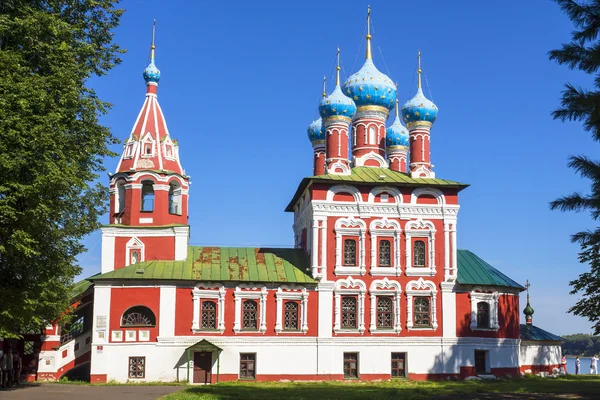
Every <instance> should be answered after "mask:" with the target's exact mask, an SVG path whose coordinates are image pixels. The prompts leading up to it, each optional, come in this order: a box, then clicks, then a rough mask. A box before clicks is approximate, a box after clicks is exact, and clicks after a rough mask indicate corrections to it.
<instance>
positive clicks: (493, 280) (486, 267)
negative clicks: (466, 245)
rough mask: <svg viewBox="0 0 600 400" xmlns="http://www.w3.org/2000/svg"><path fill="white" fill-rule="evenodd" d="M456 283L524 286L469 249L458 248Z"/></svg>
mask: <svg viewBox="0 0 600 400" xmlns="http://www.w3.org/2000/svg"><path fill="white" fill-rule="evenodd" d="M457 253H458V283H462V284H465V285H491V286H507V287H511V288H516V289H519V290H525V288H524V287H523V286H521V285H519V284H518V283H517V282H515V281H513V280H512V279H510V278H509V277H508V276H506V275H504V274H503V273H502V272H500V271H498V270H497V269H496V268H494V267H492V266H491V265H490V264H488V263H487V262H485V261H483V260H482V259H481V258H479V257H478V256H476V255H475V254H473V253H471V252H470V251H469V250H458V252H457Z"/></svg>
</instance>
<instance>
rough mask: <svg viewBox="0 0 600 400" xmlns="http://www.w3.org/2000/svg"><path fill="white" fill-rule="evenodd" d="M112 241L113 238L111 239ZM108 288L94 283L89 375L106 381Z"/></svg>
mask: <svg viewBox="0 0 600 400" xmlns="http://www.w3.org/2000/svg"><path fill="white" fill-rule="evenodd" d="M113 239H114V238H113ZM110 294H111V287H110V286H101V285H100V284H98V283H96V285H95V287H94V319H93V321H92V359H91V370H90V374H91V375H107V380H108V379H111V376H110V374H109V370H110V368H109V367H110V365H109V361H110V356H109V354H108V352H109V348H110V346H106V344H107V343H108V342H109V335H110V331H109V329H108V327H109V326H110ZM98 346H103V347H104V348H103V349H102V350H98Z"/></svg>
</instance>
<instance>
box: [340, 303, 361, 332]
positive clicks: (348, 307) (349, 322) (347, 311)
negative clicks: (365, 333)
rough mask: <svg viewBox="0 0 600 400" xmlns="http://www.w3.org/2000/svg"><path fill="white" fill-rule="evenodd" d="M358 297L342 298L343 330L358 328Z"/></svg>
mask: <svg viewBox="0 0 600 400" xmlns="http://www.w3.org/2000/svg"><path fill="white" fill-rule="evenodd" d="M357 311H358V309H357V306H356V297H354V296H342V329H356V328H358V324H357V322H358V318H357V317H356V314H357Z"/></svg>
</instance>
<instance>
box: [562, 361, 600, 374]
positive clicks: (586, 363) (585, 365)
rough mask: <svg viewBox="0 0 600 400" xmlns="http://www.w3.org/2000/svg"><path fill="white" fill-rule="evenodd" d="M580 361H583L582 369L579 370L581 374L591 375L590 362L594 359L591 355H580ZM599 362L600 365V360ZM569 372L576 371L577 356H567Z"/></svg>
mask: <svg viewBox="0 0 600 400" xmlns="http://www.w3.org/2000/svg"><path fill="white" fill-rule="evenodd" d="M579 361H581V369H580V370H579V372H580V373H581V374H588V375H589V373H590V364H591V362H592V359H591V358H590V357H579ZM598 364H599V366H600V362H598ZM567 373H568V374H574V373H575V357H573V358H571V357H567Z"/></svg>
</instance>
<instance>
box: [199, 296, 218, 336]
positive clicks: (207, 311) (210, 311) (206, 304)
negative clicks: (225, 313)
mask: <svg viewBox="0 0 600 400" xmlns="http://www.w3.org/2000/svg"><path fill="white" fill-rule="evenodd" d="M200 327H201V328H202V329H207V330H210V329H217V303H216V302H215V301H211V300H205V301H203V302H202V303H200Z"/></svg>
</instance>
